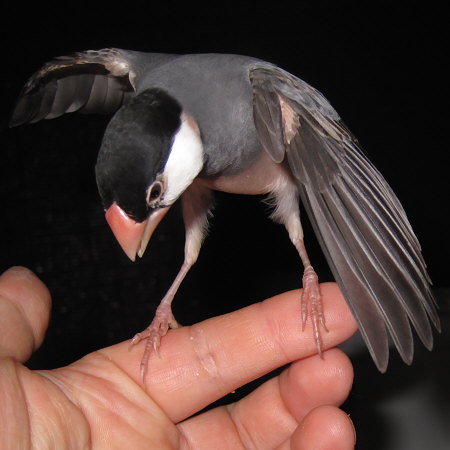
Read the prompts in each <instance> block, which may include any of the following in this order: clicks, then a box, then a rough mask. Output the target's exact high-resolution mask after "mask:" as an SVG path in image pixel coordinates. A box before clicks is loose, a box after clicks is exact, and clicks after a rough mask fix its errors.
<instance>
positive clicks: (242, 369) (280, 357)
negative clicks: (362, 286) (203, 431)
mask: <svg viewBox="0 0 450 450" xmlns="http://www.w3.org/2000/svg"><path fill="white" fill-rule="evenodd" d="M321 292H322V295H323V306H324V314H325V318H326V323H327V326H328V328H329V332H327V333H323V336H322V337H323V346H324V349H328V348H331V347H334V346H336V345H337V344H339V343H341V342H343V341H344V340H346V339H347V338H349V337H350V336H351V335H352V334H353V333H354V332H355V330H356V328H357V327H356V323H355V320H354V319H353V316H352V315H351V313H350V310H349V309H348V307H347V305H346V302H345V300H344V299H343V297H342V294H341V293H340V291H339V288H338V287H337V285H336V284H334V283H325V284H322V285H321ZM300 295H301V292H300V291H298V290H296V291H291V292H287V293H285V294H281V295H277V296H275V297H273V298H271V299H268V300H266V301H264V302H261V303H256V304H254V305H251V306H248V307H246V308H243V309H241V310H239V311H236V312H232V313H229V314H225V315H223V316H219V317H215V318H213V319H209V320H206V321H204V322H200V323H198V324H195V325H193V326H186V327H182V328H178V329H175V330H171V331H170V332H169V333H168V334H167V335H166V336H165V337H164V339H162V341H161V347H160V354H161V358H159V357H158V356H157V355H152V356H151V357H150V360H149V366H148V372H147V379H146V383H147V386H146V388H147V392H148V393H149V395H150V396H151V397H152V398H153V399H154V400H155V401H156V402H157V403H158V404H159V405H160V406H161V407H162V408H163V409H164V410H165V412H166V413H167V414H168V416H169V417H170V418H171V419H172V420H173V421H174V422H178V421H180V420H183V419H185V418H186V417H189V416H191V415H192V414H194V413H195V412H197V411H199V410H201V409H202V408H203V407H204V406H206V405H208V404H210V403H212V402H213V401H215V400H217V399H219V398H221V397H223V396H224V395H226V394H228V393H229V392H232V391H233V390H235V389H236V388H238V387H240V386H242V385H244V384H246V383H248V382H250V381H252V380H254V379H257V378H259V377H260V376H262V375H264V374H266V373H268V372H270V371H272V370H274V369H276V368H278V367H281V366H283V365H285V364H288V363H290V362H292V361H295V360H298V359H302V358H305V357H307V356H310V355H313V354H315V353H316V352H317V350H316V343H315V340H314V337H313V332H312V329H311V325H310V323H308V324H307V326H306V328H305V331H304V332H302V331H301V317H300ZM127 345H128V342H125V343H121V344H118V345H117V346H113V347H109V348H107V349H104V350H102V352H106V353H107V356H108V358H111V359H113V360H114V361H115V363H116V364H118V365H119V366H120V367H121V368H122V369H123V370H124V371H126V372H127V373H129V375H130V376H131V377H132V378H133V379H134V380H135V381H136V383H140V373H139V363H140V359H141V357H142V349H143V345H138V346H136V347H135V348H133V349H132V351H130V352H128V350H127V348H128V347H127Z"/></svg>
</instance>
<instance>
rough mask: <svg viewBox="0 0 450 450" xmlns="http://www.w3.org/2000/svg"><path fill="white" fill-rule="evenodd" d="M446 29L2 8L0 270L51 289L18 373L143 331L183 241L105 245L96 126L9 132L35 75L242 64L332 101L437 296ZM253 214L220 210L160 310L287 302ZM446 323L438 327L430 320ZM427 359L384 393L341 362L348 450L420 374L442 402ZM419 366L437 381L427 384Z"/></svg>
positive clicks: (397, 17)
mask: <svg viewBox="0 0 450 450" xmlns="http://www.w3.org/2000/svg"><path fill="white" fill-rule="evenodd" d="M445 16H446V14H444V12H443V11H442V10H440V9H439V8H438V7H437V6H435V5H434V4H433V3H431V2H428V3H426V4H422V5H420V6H411V5H410V4H409V2H395V3H394V2H392V3H384V2H373V3H372V2H371V3H365V2H360V4H359V5H357V4H353V3H348V2H334V3H331V2H322V1H316V2H277V3H276V4H270V5H269V4H267V6H265V5H261V6H259V5H257V4H255V5H251V4H244V3H243V2H241V4H239V5H238V6H235V5H232V4H225V3H212V2H211V3H210V4H208V5H207V6H205V5H204V6H201V7H196V6H195V5H192V4H189V5H188V4H186V5H185V6H184V7H183V6H181V5H179V4H177V3H169V2H167V3H164V4H162V3H157V2H147V1H134V2H132V3H129V4H117V5H116V6H113V5H112V4H111V3H109V4H103V3H100V2H97V3H94V2H76V3H72V4H70V5H69V4H65V5H64V6H62V5H61V6H57V7H50V6H46V7H39V6H36V5H34V6H33V7H29V6H26V7H25V6H23V5H20V4H18V5H16V6H14V7H9V8H6V7H3V11H2V13H1V17H0V38H1V42H2V58H1V61H2V64H1V73H0V77H1V78H0V89H1V111H0V113H1V115H0V125H1V131H0V145H1V152H2V156H1V161H2V162H1V165H0V208H1V210H2V212H1V223H0V236H1V242H2V243H1V244H0V248H1V251H0V269H1V270H4V269H6V268H7V267H9V266H11V265H17V264H19V265H25V266H27V267H29V268H30V269H32V270H34V271H35V272H37V273H38V275H39V276H40V277H41V278H42V279H43V280H44V281H45V282H46V283H47V284H48V286H49V287H50V289H51V292H52V295H53V301H54V306H53V317H52V321H51V325H50V328H49V332H48V336H47V338H46V341H45V343H44V345H43V347H42V348H41V349H40V350H39V351H38V353H37V354H36V355H35V356H34V357H33V358H32V360H31V362H30V365H31V366H32V367H39V368H49V367H56V366H59V365H61V364H66V363H69V362H71V361H73V360H74V359H76V358H78V357H80V356H82V355H84V354H85V353H86V352H89V351H92V350H95V349H97V348H99V347H101V346H105V345H111V344H113V343H115V342H118V341H120V340H124V339H127V338H129V337H130V336H132V335H133V334H134V333H135V332H136V331H140V330H141V329H143V328H144V327H145V326H146V325H148V323H149V321H150V319H151V318H152V314H153V311H154V308H155V307H156V305H157V304H158V302H159V300H160V298H161V297H162V296H163V294H164V293H165V291H166V289H167V288H168V286H169V285H170V282H171V280H172V279H173V277H174V276H175V274H176V272H177V270H178V268H179V266H180V264H181V262H182V258H183V242H184V232H183V231H184V230H183V226H182V222H181V218H180V214H179V211H178V210H177V209H176V208H173V211H171V212H170V214H169V215H168V216H167V217H166V219H165V220H164V222H163V224H162V225H161V226H160V228H159V229H158V230H157V232H156V233H155V235H154V237H153V238H152V241H151V243H150V244H149V248H148V249H147V253H146V254H145V255H144V258H143V259H142V260H140V261H138V262H137V263H135V264H132V263H131V262H130V261H129V260H128V259H127V258H126V256H125V255H124V254H123V253H122V251H121V250H120V248H119V246H118V245H117V244H116V242H115V240H114V238H113V236H112V234H111V232H110V230H109V229H108V227H107V225H106V222H105V220H104V217H103V211H102V208H101V205H100V201H99V199H98V194H97V191H96V185H95V178H94V170H93V168H94V164H95V160H96V153H97V150H98V147H99V143H100V140H101V137H102V133H103V130H104V128H105V125H106V124H107V121H108V117H104V116H82V115H77V114H70V115H67V116H65V117H62V118H59V119H56V120H52V121H44V122H41V123H39V124H34V125H28V126H22V127H18V128H15V129H9V128H8V127H7V121H8V118H9V115H10V113H11V109H12V108H13V105H14V101H15V99H16V98H17V95H18V93H19V92H20V89H21V87H22V85H23V83H24V82H25V81H26V79H27V78H28V77H29V76H30V75H31V74H32V73H33V72H34V71H35V70H37V69H38V68H39V66H40V65H42V64H43V63H44V62H46V61H47V60H49V59H51V58H52V57H53V56H58V55H65V54H69V53H71V52H74V51H79V50H86V49H96V48H102V47H120V48H127V49H133V50H142V51H151V52H168V53H197V52H218V53H239V54H246V55H251V56H256V57H259V58H262V59H265V60H268V61H271V62H273V63H276V64H278V65H279V66H281V67H283V68H284V69H286V70H288V71H290V72H292V73H294V74H295V75H297V76H300V77H301V78H303V79H304V80H306V81H307V82H309V83H310V84H312V85H313V86H315V87H316V88H318V89H319V90H320V91H322V92H323V93H324V95H325V96H326V97H327V98H328V99H329V100H330V101H331V103H332V104H333V105H334V106H335V108H336V109H337V110H338V112H339V113H340V115H341V116H342V118H343V119H344V121H345V122H346V123H347V125H348V126H349V128H350V129H351V130H352V131H353V133H354V134H355V135H356V136H357V137H358V139H359V141H360V142H361V144H362V145H363V147H364V148H365V149H366V151H367V152H368V153H369V155H370V157H371V159H372V161H373V162H374V163H375V165H376V166H377V167H378V168H379V169H380V171H381V172H382V173H383V175H384V176H385V178H386V179H387V180H388V181H389V183H390V184H391V186H392V187H393V188H394V190H395V191H396V192H397V194H398V196H399V198H400V200H401V201H402V203H403V205H404V207H405V209H406V211H407V213H408V217H409V218H410V221H411V223H412V225H413V227H414V229H415V231H416V234H417V236H418V237H419V240H420V241H421V243H422V247H423V253H424V256H425V258H426V260H427V262H428V266H429V271H430V274H431V277H432V279H433V280H434V283H435V286H437V287H439V288H441V291H442V288H445V287H448V286H449V275H448V254H449V249H450V238H449V232H448V230H449V229H450V219H449V214H448V209H449V208H448V204H449V203H448V202H449V186H450V183H449V180H448V178H449V153H448V139H447V133H448V119H449V115H448V72H445V66H446V63H447V59H448V45H447V43H446V38H447V37H448V36H446V35H447V32H446V27H447V23H446V21H445ZM259 200H260V199H257V198H256V199H255V198H251V197H239V196H231V195H224V194H221V195H219V196H218V201H217V205H216V210H215V216H214V219H213V221H212V228H211V231H212V232H211V235H210V236H209V238H208V239H207V240H206V242H205V245H204V248H203V250H202V253H201V255H200V259H199V262H198V263H197V265H196V266H195V267H194V268H193V269H192V271H191V273H190V274H189V276H188V278H187V279H186V281H185V282H184V284H183V285H182V287H181V289H180V291H179V293H178V295H177V297H176V299H175V302H174V311H175V315H176V317H177V318H178V319H179V320H180V321H181V322H182V323H184V324H190V323H194V322H197V321H199V320H202V319H204V318H207V317H211V316H212V315H215V314H220V313H225V312H229V311H232V310H234V309H237V308H240V307H242V306H245V305H247V304H250V303H253V302H255V301H258V300H261V299H264V298H267V297H269V296H271V295H273V294H276V293H279V292H283V291H286V290H289V289H293V288H296V287H299V286H300V281H301V265H300V263H299V261H298V257H297V255H296V253H295V251H294V250H293V249H292V248H291V245H290V243H289V240H288V238H287V235H286V232H285V231H284V229H282V227H280V226H279V225H276V224H273V223H271V222H270V221H269V220H267V218H266V217H267V207H265V206H264V205H262V204H261V203H260V202H259ZM305 227H306V232H307V244H309V252H310V256H311V258H312V260H313V262H314V263H315V265H316V268H317V269H318V271H319V274H320V277H321V279H322V280H328V279H330V274H329V272H328V270H327V268H326V266H325V264H324V261H323V257H322V255H321V253H320V250H319V248H318V246H317V244H316V242H315V240H314V237H313V236H312V234H311V230H310V228H309V226H308V224H306V225H305ZM441 291H440V292H441ZM443 301H445V298H444V297H443ZM443 309H444V311H443V313H444V314H445V312H446V308H445V304H444V308H443ZM439 342H440V343H443V342H445V334H444V336H443V337H440V338H439V339H438V343H439ZM439 345H441V344H438V351H437V352H435V354H434V356H431V355H429V354H427V353H424V354H422V351H420V353H421V354H420V356H419V358H418V360H419V361H418V362H416V363H415V366H414V367H413V368H412V369H410V368H406V367H405V366H404V365H402V364H401V363H400V362H399V361H398V358H397V357H394V358H393V361H392V364H391V369H390V371H389V372H388V374H387V375H383V376H381V375H379V374H378V373H377V372H376V370H375V367H374V366H372V365H371V363H370V362H369V359H368V356H367V354H366V353H367V352H365V351H364V352H356V353H355V354H354V362H355V364H356V376H357V381H356V384H355V389H354V392H353V394H352V396H351V398H350V402H349V403H348V404H347V410H349V411H350V412H351V413H352V414H353V415H352V418H353V420H354V421H355V422H356V424H357V427H358V431H360V442H362V445H361V448H369V446H370V445H372V446H371V447H370V448H388V441H387V439H388V438H387V437H386V436H387V434H388V431H390V430H389V426H388V424H387V423H385V418H383V416H381V415H377V414H376V413H375V412H374V411H373V410H371V409H370V408H367V407H366V404H367V403H369V404H370V403H373V402H376V401H377V400H379V398H380V397H383V398H384V397H387V396H389V395H391V394H392V393H393V392H396V391H395V390H396V389H402V388H403V385H404V381H405V378H408V379H411V380H412V379H414V377H415V376H416V375H417V374H419V375H417V376H420V377H427V379H431V381H432V385H433V386H434V387H435V389H436V391H438V392H440V393H442V392H444V393H445V394H447V393H448V390H447V389H446V388H445V384H446V383H445V377H444V375H443V372H444V373H445V370H446V371H447V372H446V373H447V374H448V368H446V367H447V365H448V356H447V357H445V358H444V357H443V356H442V355H444V354H445V353H443V352H439V348H442V347H440V346H439ZM436 355H438V358H439V355H441V358H440V359H437V360H436V358H437V357H436ZM432 358H434V359H432ZM435 361H437V362H435ZM442 363H443V364H442ZM431 364H438V365H439V366H440V370H439V371H437V372H436V373H435V374H430V370H429V367H430V365H431ZM414 374H416V375H414ZM368 380H370V382H369V381H368ZM445 398H446V397H445V396H444V399H445ZM441 400H442V399H441ZM442 401H443V400H442ZM445 406H446V407H447V411H448V402H446V401H445V402H444V403H443V405H441V407H442V411H444V410H445ZM447 414H448V412H447ZM361 436H362V437H361ZM369 441H370V442H371V443H370V444H369ZM430 448H431V447H430ZM435 448H437V447H435Z"/></svg>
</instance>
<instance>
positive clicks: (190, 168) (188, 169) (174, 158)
mask: <svg viewBox="0 0 450 450" xmlns="http://www.w3.org/2000/svg"><path fill="white" fill-rule="evenodd" d="M181 119H182V122H181V126H180V129H179V130H178V132H177V134H176V135H175V138H174V141H173V144H172V150H171V152H170V155H169V159H168V160H167V162H166V166H165V167H164V178H165V180H164V181H165V183H164V184H165V185H166V186H167V190H166V192H165V193H164V200H163V203H164V204H165V205H171V204H173V203H174V202H175V200H177V198H178V197H179V196H180V195H181V194H182V193H183V192H184V191H185V190H186V189H187V188H188V186H189V185H190V184H191V183H192V182H193V181H194V178H195V177H196V176H197V175H198V174H199V172H200V170H202V167H203V146H202V141H201V139H200V135H199V131H198V127H197V124H196V123H195V121H194V120H193V119H192V118H190V117H187V116H186V115H185V114H183V115H182V117H181Z"/></svg>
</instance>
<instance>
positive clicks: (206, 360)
mask: <svg viewBox="0 0 450 450" xmlns="http://www.w3.org/2000/svg"><path fill="white" fill-rule="evenodd" d="M189 340H190V341H191V342H192V344H193V349H194V352H195V356H196V357H197V360H198V362H199V365H200V367H202V368H203V370H204V371H205V372H206V373H207V374H208V376H209V378H210V379H212V380H214V382H215V384H216V386H217V388H218V389H219V392H224V391H225V392H226V391H227V386H226V385H225V383H223V382H221V381H222V380H223V378H222V376H221V375H220V370H219V368H218V364H217V360H216V358H215V356H214V353H215V352H214V351H212V350H211V348H210V345H209V342H208V341H207V339H205V335H204V330H203V329H202V328H201V327H200V326H197V325H193V326H191V327H190V330H189Z"/></svg>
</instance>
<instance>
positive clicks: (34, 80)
mask: <svg viewBox="0 0 450 450" xmlns="http://www.w3.org/2000/svg"><path fill="white" fill-rule="evenodd" d="M135 76H136V74H135V72H134V70H133V67H132V66H131V63H130V60H129V59H128V58H127V54H126V52H124V51H121V50H119V49H114V48H111V49H102V50H89V51H86V52H78V53H75V54H73V55H70V56H61V57H58V58H55V59H54V60H52V61H50V62H48V63H47V64H45V65H44V66H43V67H42V68H41V69H40V70H39V71H37V72H36V73H35V74H34V75H33V76H32V77H31V78H30V79H29V80H28V82H27V83H26V85H25V86H24V88H23V90H22V92H21V94H20V97H19V100H18V101H17V104H16V106H15V109H14V112H13V115H12V118H11V121H10V126H16V125H21V124H23V123H28V122H37V121H38V120H41V119H53V118H55V117H59V116H61V115H63V114H65V113H69V112H74V111H80V112H85V113H112V112H114V111H116V110H117V109H118V108H119V107H120V106H121V105H122V104H123V103H124V102H126V101H127V99H128V98H130V97H131V96H132V95H134V78H135Z"/></svg>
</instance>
